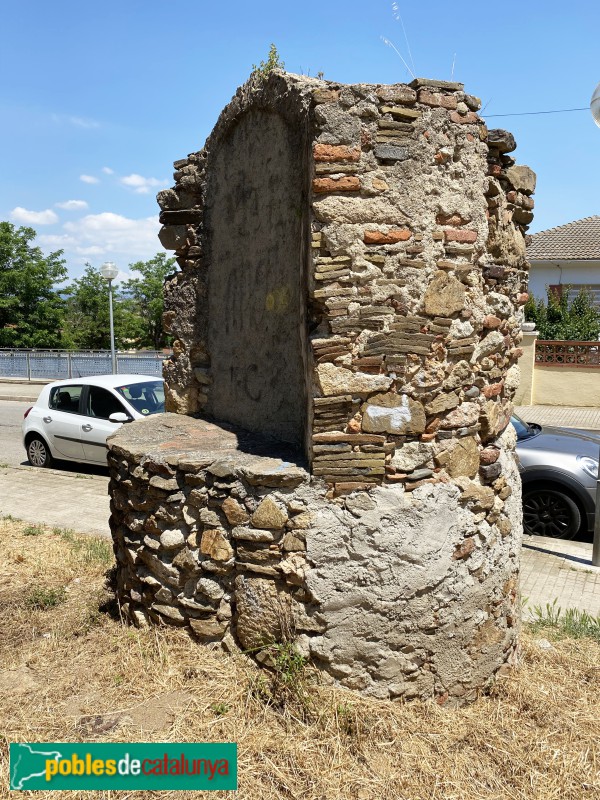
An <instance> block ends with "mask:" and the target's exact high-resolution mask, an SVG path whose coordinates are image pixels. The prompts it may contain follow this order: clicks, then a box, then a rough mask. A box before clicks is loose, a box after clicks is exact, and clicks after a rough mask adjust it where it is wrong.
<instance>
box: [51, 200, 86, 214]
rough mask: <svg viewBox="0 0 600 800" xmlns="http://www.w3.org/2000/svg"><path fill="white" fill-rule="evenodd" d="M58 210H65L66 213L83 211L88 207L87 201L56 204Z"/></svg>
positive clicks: (67, 201)
mask: <svg viewBox="0 0 600 800" xmlns="http://www.w3.org/2000/svg"><path fill="white" fill-rule="evenodd" d="M54 205H55V206H56V207H57V208H64V209H65V211H83V210H84V209H86V208H87V207H88V204H87V203H86V202H85V200H65V201H64V203H55V204H54Z"/></svg>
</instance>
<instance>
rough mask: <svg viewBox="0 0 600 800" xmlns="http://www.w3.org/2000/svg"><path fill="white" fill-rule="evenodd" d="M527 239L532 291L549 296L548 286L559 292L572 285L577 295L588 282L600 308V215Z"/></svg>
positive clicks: (539, 295) (535, 234)
mask: <svg viewBox="0 0 600 800" xmlns="http://www.w3.org/2000/svg"><path fill="white" fill-rule="evenodd" d="M526 243H527V258H528V259H529V262H530V264H531V269H530V273H529V292H530V294H532V295H533V296H534V297H535V298H536V299H545V298H546V288H547V287H548V286H550V287H552V289H553V290H554V291H556V292H559V291H563V288H562V287H564V286H567V285H568V286H570V287H571V288H570V292H569V293H570V295H575V294H577V292H579V290H580V289H581V288H582V287H584V286H585V287H587V288H588V289H589V290H590V291H591V292H592V293H593V295H594V297H595V299H596V303H597V305H598V307H599V308H600V216H594V217H584V218H583V219H577V220H575V221H574V222H568V223H567V224H566V225H559V226H558V227H556V228H549V229H548V230H546V231H540V232H539V233H534V234H533V235H531V236H527V239H526Z"/></svg>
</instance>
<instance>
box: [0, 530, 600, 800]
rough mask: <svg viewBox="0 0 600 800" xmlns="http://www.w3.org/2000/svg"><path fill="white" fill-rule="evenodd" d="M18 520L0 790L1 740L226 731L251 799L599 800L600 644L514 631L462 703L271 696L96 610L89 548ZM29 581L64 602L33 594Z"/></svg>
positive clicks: (330, 694)
mask: <svg viewBox="0 0 600 800" xmlns="http://www.w3.org/2000/svg"><path fill="white" fill-rule="evenodd" d="M24 530H25V526H24V525H22V524H21V523H17V522H14V521H0V548H1V549H0V553H1V555H0V608H1V610H2V619H3V624H2V626H1V628H0V668H1V670H2V671H1V672H0V708H1V709H2V711H1V712H0V713H1V718H0V742H1V756H0V797H8V795H9V793H8V790H7V788H6V787H7V785H8V755H7V753H8V742H10V741H56V742H58V741H196V742H201V741H234V742H237V743H238V753H239V786H240V788H239V790H238V793H237V796H238V797H240V798H248V799H249V800H250V799H251V800H274V799H275V798H302V800H317V798H318V799H319V800H334V799H337V798H340V800H341V799H342V798H343V800H348V799H349V798H364V800H367V799H370V798H373V800H375V798H376V799H377V800H380V798H386V800H396V798H402V800H459V799H460V800H463V798H464V800H467V799H468V800H474V798H476V799H477V800H492V799H494V800H516V799H517V798H527V799H528V800H555V798H556V800H558V798H560V799H561V800H581V798H587V797H589V798H592V797H594V798H595V797H600V720H599V713H598V712H599V706H598V695H599V688H600V680H599V678H600V672H599V668H598V665H599V664H600V644H599V643H598V642H594V641H592V640H590V639H585V638H584V639H579V640H575V639H560V640H556V641H554V642H553V644H554V649H550V650H542V649H540V647H538V646H537V645H536V640H535V638H534V637H533V636H532V635H531V634H525V635H524V636H523V661H522V665H521V667H520V669H519V670H518V671H516V672H515V673H514V674H513V675H512V676H510V677H509V678H507V679H505V680H503V681H502V682H501V683H499V684H497V686H496V688H495V690H494V692H493V694H492V695H491V696H489V697H482V698H481V699H480V700H478V701H477V702H476V703H474V704H473V705H471V706H469V707H467V708H464V709H459V710H454V709H444V708H440V707H438V706H437V705H435V704H433V703H426V704H419V703H412V704H407V705H404V704H402V703H388V702H379V701H373V700H368V699H364V698H361V697H359V696H357V695H355V694H352V693H351V692H347V691H341V690H339V689H333V688H331V687H327V686H320V685H317V683H316V682H314V683H312V684H309V685H308V697H309V699H308V701H307V702H302V701H299V700H295V699H294V693H293V692H292V693H291V694H289V693H288V694H287V702H280V700H281V698H280V697H279V696H277V697H274V698H273V700H274V701H275V702H271V703H269V702H267V701H266V700H265V695H268V693H269V687H268V683H267V682H265V680H264V677H263V676H264V672H262V671H260V670H258V669H257V668H256V667H255V666H254V665H253V664H252V663H250V662H248V661H247V659H245V658H244V657H241V656H240V657H236V658H233V657H230V656H226V655H224V654H223V653H222V652H221V651H220V650H216V649H215V650H210V649H208V648H206V647H202V646H201V645H198V644H195V643H193V642H192V641H191V640H190V639H189V638H188V637H187V636H186V635H185V633H183V632H182V631H180V630H175V629H170V630H167V629H160V630H159V629H156V628H154V629H151V630H144V631H137V630H134V629H131V628H127V627H124V626H122V625H121V624H120V622H119V620H118V618H117V619H115V618H113V617H111V616H110V614H108V613H107V612H106V611H101V610H99V607H100V606H101V605H102V603H103V602H105V601H106V599H107V594H106V590H105V589H104V588H103V583H104V576H103V573H104V571H105V569H106V563H103V557H104V556H105V555H106V552H105V550H104V556H103V548H102V547H100V546H98V545H92V546H90V545H88V544H86V542H89V541H90V539H89V538H84V537H79V536H76V535H72V534H71V535H67V536H65V535H64V534H61V533H60V532H57V531H52V530H50V529H45V530H43V531H42V532H39V533H37V534H31V533H28V534H26V533H25V532H24ZM35 586H40V587H42V588H44V589H46V590H49V591H50V590H55V591H57V592H58V595H61V593H62V600H60V601H59V602H57V603H56V604H51V605H49V606H46V607H38V606H36V605H35V604H32V603H31V601H30V600H29V599H28V598H30V597H31V592H32V589H33V588H34V587H35ZM62 590H65V591H64V592H63V591H62ZM543 635H544V636H549V635H550V634H549V632H548V630H545V631H544V634H543ZM299 680H300V681H302V680H303V679H302V678H300V679H299ZM284 699H285V698H284ZM25 794H31V795H36V794H38V793H35V792H31V793H25ZM202 794H203V793H201V792H193V793H191V792H177V793H175V792H161V793H158V792H136V793H134V794H132V793H130V792H105V793H100V794H98V793H92V792H81V793H77V794H76V793H74V792H53V793H52V798H53V800H74V798H76V797H82V798H90V800H92V799H93V800H100V798H104V800H109V798H110V800H117V798H119V799H120V800H125V798H128V799H129V798H132V799H133V798H135V800H146V798H150V797H159V796H160V797H161V799H162V798H171V797H172V798H177V800H187V799H188V798H191V797H194V798H196V797H198V796H202ZM204 794H205V795H206V796H207V797H219V796H220V795H222V796H225V795H226V794H227V793H224V792H210V793H209V792H206V793H204ZM15 796H16V795H15ZM21 796H23V795H22V794H21ZM38 796H42V793H39V794H38Z"/></svg>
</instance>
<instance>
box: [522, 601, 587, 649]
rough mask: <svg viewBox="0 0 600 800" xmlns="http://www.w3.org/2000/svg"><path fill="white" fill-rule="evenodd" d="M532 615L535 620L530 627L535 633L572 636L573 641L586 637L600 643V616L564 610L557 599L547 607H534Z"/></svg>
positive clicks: (571, 609)
mask: <svg viewBox="0 0 600 800" xmlns="http://www.w3.org/2000/svg"><path fill="white" fill-rule="evenodd" d="M531 614H532V615H533V620H532V621H531V622H530V626H531V628H532V629H533V630H534V631H535V632H539V631H541V630H544V631H550V632H554V633H555V634H556V635H557V636H562V637H564V636H570V637H571V638H573V639H582V638H584V637H585V638H589V639H594V640H595V641H597V642H600V616H598V617H594V616H592V614H588V612H587V611H580V610H579V609H578V608H567V609H565V610H563V609H562V608H561V606H559V605H558V600H556V599H555V600H554V602H552V603H546V605H545V606H540V605H537V606H534V607H533V608H532V609H531Z"/></svg>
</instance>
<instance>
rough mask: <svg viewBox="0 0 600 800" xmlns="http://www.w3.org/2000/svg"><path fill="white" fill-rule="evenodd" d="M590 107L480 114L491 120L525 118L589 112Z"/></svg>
mask: <svg viewBox="0 0 600 800" xmlns="http://www.w3.org/2000/svg"><path fill="white" fill-rule="evenodd" d="M589 110H590V107H589V106H585V108H558V109H555V110H554V111H515V112H513V113H512V114H480V116H482V117H487V119H491V117H526V116H531V115H535V114H566V113H567V112H568V111H589Z"/></svg>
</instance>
